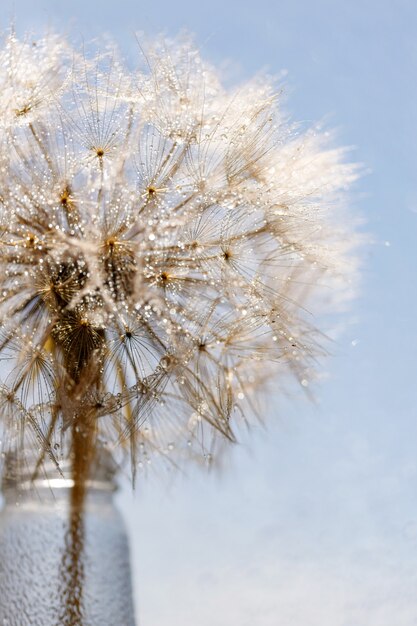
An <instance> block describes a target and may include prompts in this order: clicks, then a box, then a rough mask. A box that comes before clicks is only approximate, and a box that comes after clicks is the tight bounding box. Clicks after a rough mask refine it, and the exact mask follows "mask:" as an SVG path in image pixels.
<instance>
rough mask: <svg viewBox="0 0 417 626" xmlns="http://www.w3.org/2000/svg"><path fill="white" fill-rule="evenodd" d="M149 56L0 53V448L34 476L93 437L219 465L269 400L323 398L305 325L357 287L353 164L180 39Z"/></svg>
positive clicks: (321, 350) (15, 48) (271, 90)
mask: <svg viewBox="0 0 417 626" xmlns="http://www.w3.org/2000/svg"><path fill="white" fill-rule="evenodd" d="M138 56H141V59H140V61H139V64H138V69H136V70H133V71H131V70H128V69H127V68H125V67H124V65H123V62H122V61H121V60H120V59H119V57H118V53H117V51H115V50H114V48H112V49H110V48H109V49H104V50H101V51H96V52H95V53H94V54H93V55H92V56H86V55H85V54H84V55H83V54H80V53H78V52H77V51H73V50H71V46H70V45H69V44H68V43H67V42H65V41H64V40H63V39H62V37H59V36H55V35H48V36H47V37H44V38H41V39H39V40H37V42H36V51H35V52H34V53H33V51H32V48H31V47H30V44H29V41H28V40H26V39H24V40H18V39H17V38H16V37H15V35H10V36H7V37H6V38H5V40H4V42H3V47H2V49H1V50H0V60H1V61H2V62H1V64H0V67H1V70H0V85H1V90H0V91H1V95H0V112H1V119H2V122H1V124H0V141H1V145H2V152H1V164H0V165H1V167H0V178H1V197H0V266H1V272H0V320H1V335H0V358H1V359H2V362H3V369H2V381H1V383H0V416H1V419H2V424H3V426H2V430H3V434H2V440H3V446H4V448H8V447H10V448H16V447H19V446H20V447H22V448H25V449H30V448H32V449H36V450H38V451H39V450H40V451H41V452H40V453H39V452H38V454H39V455H40V457H41V458H40V460H41V461H42V460H44V459H45V458H48V457H49V458H52V459H56V453H57V449H58V448H56V442H57V441H59V442H60V444H59V454H60V455H61V456H65V455H69V456H71V455H74V454H75V452H74V450H75V448H74V446H75V443H74V442H76V441H78V440H79V439H80V434H81V435H82V436H83V437H84V438H85V439H86V440H88V441H90V440H91V441H92V442H99V441H105V442H106V446H107V447H109V448H111V450H112V451H113V452H114V454H116V455H117V454H121V455H123V454H124V453H125V452H126V454H127V455H129V456H130V458H131V462H132V468H139V469H140V468H142V469H143V471H145V468H146V467H147V466H148V465H149V463H150V462H151V460H152V459H153V457H161V458H163V459H165V460H166V463H167V464H168V465H172V466H174V465H175V464H177V463H178V462H180V461H181V460H182V459H194V460H196V461H200V462H201V463H202V464H203V465H205V464H208V463H209V464H210V465H211V464H213V462H215V460H216V458H217V456H218V455H219V454H220V452H221V450H222V449H223V447H225V446H224V444H226V443H227V442H233V441H235V440H236V439H237V436H238V432H239V426H246V425H247V423H248V422H249V421H250V419H251V418H252V417H253V415H254V414H256V411H257V410H256V407H257V404H258V399H259V398H260V397H261V396H262V392H263V390H264V389H267V388H268V387H271V386H274V385H275V386H277V385H278V384H279V386H280V388H281V389H282V390H283V391H286V390H287V388H288V386H289V385H290V381H291V378H293V379H294V380H295V381H298V383H299V384H300V385H301V386H302V387H309V388H310V387H311V382H312V380H313V379H314V369H315V363H316V361H317V358H318V357H320V356H322V355H324V354H325V347H324V346H323V339H322V337H321V334H320V332H319V331H318V329H316V327H315V323H314V315H318V314H319V313H320V310H321V309H326V311H331V310H338V309H339V308H341V305H342V303H343V302H344V301H345V300H346V299H347V297H348V295H350V291H351V288H350V287H349V288H348V289H347V288H346V285H347V284H349V285H352V284H354V277H355V273H356V269H357V268H356V266H357V262H356V256H355V252H354V248H355V245H356V244H357V240H358V238H357V236H356V234H355V232H354V225H353V223H352V220H348V219H346V218H345V208H344V206H343V198H344V195H345V190H346V188H347V187H348V186H349V185H350V184H351V182H352V181H353V180H354V179H355V177H356V175H357V168H356V167H355V166H354V165H352V164H349V163H348V162H347V161H346V154H345V151H344V150H341V149H335V148H333V147H331V146H330V144H329V137H327V136H326V133H323V132H322V131H321V130H319V129H317V128H316V129H312V130H308V131H306V132H302V131H301V130H300V129H296V128H295V127H293V126H292V125H291V124H290V123H289V122H288V121H287V116H286V115H285V114H284V113H283V112H282V110H281V102H280V96H279V94H278V95H277V93H276V89H275V85H274V84H273V81H271V80H270V79H268V78H256V79H254V80H252V81H250V82H248V83H247V84H246V85H240V86H238V87H236V88H229V89H226V88H225V87H224V86H223V85H222V83H221V80H220V78H219V76H218V73H217V71H216V69H215V68H213V67H212V66H211V65H210V64H209V63H206V62H205V61H204V60H202V59H201V57H200V55H199V52H198V50H197V49H196V47H195V46H194V44H193V43H192V42H191V41H190V39H188V38H178V39H176V40H172V41H166V40H163V39H158V40H156V41H155V42H153V43H152V45H148V46H145V47H144V48H143V50H142V52H141V54H138ZM92 445H93V444H92ZM133 471H135V469H134V470H133Z"/></svg>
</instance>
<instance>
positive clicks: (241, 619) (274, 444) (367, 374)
mask: <svg viewBox="0 0 417 626" xmlns="http://www.w3.org/2000/svg"><path fill="white" fill-rule="evenodd" d="M416 7H417V5H416V3H415V1H413V0H410V1H407V0H396V1H395V2H393V1H392V0H361V1H358V0H350V2H344V1H342V0H292V1H291V2H289V1H288V2H284V1H282V0H277V1H275V2H272V1H271V2H267V1H266V0H256V1H255V0H250V1H246V2H242V0H211V2H206V3H204V4H202V5H200V4H199V3H197V2H196V1H195V0H194V2H189V1H188V0H176V1H174V2H173V1H170V0H159V1H158V0H155V1H153V2H150V1H146V2H134V1H130V0H127V1H123V0H119V1H116V0H111V1H109V0H101V1H98V0H93V1H86V0H85V1H81V0H71V1H69V0H59V1H53V0H49V1H46V0H44V1H42V0H36V1H35V0H27V1H26V0H16V1H15V2H14V3H11V2H9V1H8V0H3V2H2V4H1V8H0V17H1V19H2V23H3V25H4V26H6V25H7V23H8V20H9V18H10V17H13V15H14V16H15V17H16V21H17V25H18V28H19V29H20V30H24V29H25V28H28V27H29V28H36V27H41V26H43V25H45V24H48V23H49V24H51V25H55V26H57V27H59V28H60V29H63V28H64V29H69V30H71V31H72V32H80V33H83V34H84V36H85V37H86V38H87V39H88V38H89V37H91V35H96V34H100V33H102V32H103V31H105V32H110V33H112V35H113V36H114V37H115V38H116V40H118V41H119V42H120V43H122V45H123V46H124V47H125V49H126V50H127V51H131V50H133V47H134V46H133V43H132V42H133V38H132V32H133V31H134V30H139V31H140V30H144V31H147V32H157V31H160V30H164V31H166V32H168V33H169V34H174V33H176V32H177V31H178V30H180V29H182V28H184V27H186V28H187V29H189V30H191V31H193V32H194V33H195V34H196V38H197V42H198V43H199V45H200V46H201V47H202V48H203V50H204V54H205V56H207V57H208V58H209V59H210V60H212V61H214V62H216V63H220V62H222V61H224V60H225V59H226V60H229V61H230V64H229V74H230V75H232V76H234V78H235V79H237V80H240V79H243V78H245V77H249V76H250V75H251V74H253V73H254V72H256V71H257V70H259V69H262V68H265V67H266V68H268V69H269V70H270V71H271V72H273V73H278V72H279V71H280V70H282V69H286V70H288V77H287V85H288V94H289V96H288V109H289V110H290V111H291V113H292V114H293V117H294V119H301V120H304V121H307V122H308V121H311V122H313V121H315V120H319V119H322V118H323V117H325V119H326V120H327V123H328V125H329V126H330V127H336V128H337V129H338V140H339V142H340V143H343V144H347V145H353V146H355V152H354V155H355V158H356V159H357V160H359V161H361V162H363V163H364V164H365V165H366V167H367V168H368V169H369V170H370V173H369V174H368V175H367V176H366V177H364V178H363V179H362V180H361V181H360V183H359V184H358V185H357V186H356V189H355V193H354V203H355V205H356V206H357V207H360V209H361V211H362V212H363V213H364V214H365V216H366V218H367V221H368V226H367V229H368V231H369V232H371V233H372V234H373V237H374V244H373V245H372V246H370V248H369V250H368V252H367V254H366V259H365V269H364V278H363V286H362V295H361V297H360V299H359V300H358V301H357V302H356V303H355V304H354V307H353V311H352V314H351V316H350V318H349V319H350V322H351V325H350V326H349V328H348V331H347V332H346V333H345V335H344V337H343V338H342V339H341V340H340V341H339V343H338V344H337V345H336V346H335V349H334V352H335V356H334V357H333V358H332V360H331V361H329V362H328V363H327V367H328V369H329V371H330V376H329V378H328V379H327V380H326V381H325V382H324V383H323V384H322V386H321V388H320V390H318V403H317V405H316V406H311V405H309V404H308V402H307V401H306V400H305V399H303V398H301V397H300V398H295V399H294V400H293V402H291V403H290V404H285V405H280V406H278V404H277V403H272V402H271V406H270V411H269V412H270V415H269V429H268V431H267V432H266V433H262V432H261V431H260V430H259V432H254V433H253V434H254V437H253V439H252V444H251V447H250V448H248V447H246V446H242V447H241V448H239V449H236V450H234V451H233V453H232V459H231V463H230V465H231V467H230V470H229V472H228V473H227V474H226V475H225V476H223V477H222V478H221V480H220V479H219V478H217V477H216V476H211V475H210V476H207V475H204V474H197V475H194V474H193V472H192V471H191V470H190V472H189V475H188V477H187V478H186V479H182V478H181V479H178V480H177V481H176V483H175V484H174V485H170V486H163V485H161V484H158V481H157V480H151V481H150V482H148V483H146V484H140V485H139V488H138V492H137V494H136V496H135V499H134V500H132V498H131V496H130V495H129V493H128V492H127V491H126V492H125V493H124V494H122V497H121V498H120V503H121V506H122V508H123V509H124V511H125V513H126V518H127V521H128V525H129V528H130V529H131V533H132V549H133V555H134V556H133V561H134V569H135V590H136V597H137V601H138V614H139V616H140V624H141V626H278V625H283V626H412V625H415V624H416V623H417V602H416V598H415V590H416V587H417V570H416V563H417V456H416V450H417V419H416V399H417V398H416V395H417V394H416V387H417V383H416V352H417V350H416V348H417V345H416V344H417V332H416V331H417V322H416V320H417V307H416V289H415V278H416V251H415V247H416V225H417V189H416V185H415V171H416V165H417V148H416V146H417V132H416V131H417V125H416V121H417V106H416V96H417V87H416V86H417V80H416V78H417V8H416Z"/></svg>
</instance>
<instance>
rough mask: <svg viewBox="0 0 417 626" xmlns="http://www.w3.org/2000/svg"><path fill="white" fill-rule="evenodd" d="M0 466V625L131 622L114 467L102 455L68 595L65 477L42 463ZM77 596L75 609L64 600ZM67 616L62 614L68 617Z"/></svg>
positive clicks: (116, 625) (119, 625)
mask: <svg viewBox="0 0 417 626" xmlns="http://www.w3.org/2000/svg"><path fill="white" fill-rule="evenodd" d="M32 477H33V468H31V471H30V470H29V469H28V470H27V471H26V472H25V471H22V470H20V471H18V472H10V471H7V467H6V471H5V479H4V480H3V489H2V490H3V498H4V506H3V510H2V512H1V513H0V626H62V625H63V624H67V625H68V626H135V618H134V609H133V598H132V587H131V571H130V562H129V547H128V541H127V534H126V530H125V527H124V523H123V520H122V518H121V515H120V514H119V512H118V511H117V509H116V507H115V505H114V502H113V494H114V491H115V483H114V472H113V470H112V467H111V463H110V461H109V459H108V458H105V459H104V462H103V459H101V462H100V463H97V467H96V468H95V469H94V474H93V475H92V477H91V480H90V482H89V485H88V496H87V499H86V503H85V508H84V515H83V542H82V543H83V545H82V551H81V562H80V571H81V573H82V581H80V580H78V585H79V587H80V589H79V590H77V589H76V590H75V591H74V589H73V590H72V594H70V595H68V586H69V584H68V581H66V578H68V576H67V573H66V569H68V561H69V560H70V559H69V553H68V552H69V548H68V546H69V545H70V543H71V537H70V536H71V532H70V524H69V504H68V503H69V493H70V488H71V480H70V478H68V474H65V473H64V476H60V475H59V473H57V471H56V470H54V469H52V468H51V467H49V468H47V470H44V471H43V472H42V475H39V476H38V477H37V478H36V479H35V480H33V479H32ZM74 593H75V594H79V607H78V609H77V611H75V612H74V611H73V612H72V613H71V610H70V611H69V612H68V611H67V609H68V607H66V606H65V604H66V603H67V602H68V597H74ZM71 614H72V617H68V615H71Z"/></svg>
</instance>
